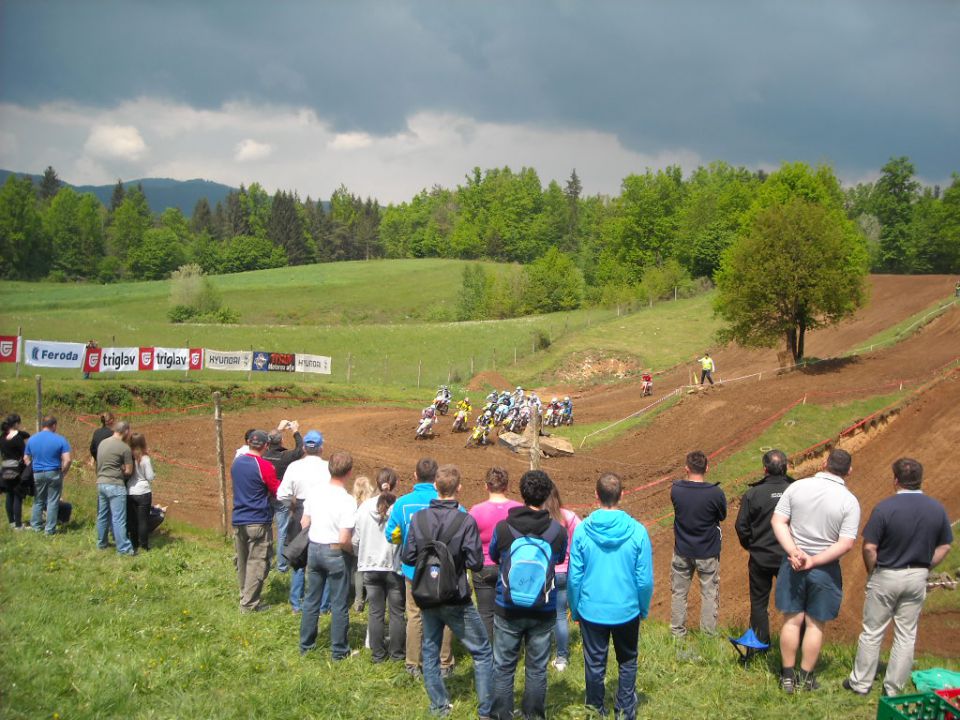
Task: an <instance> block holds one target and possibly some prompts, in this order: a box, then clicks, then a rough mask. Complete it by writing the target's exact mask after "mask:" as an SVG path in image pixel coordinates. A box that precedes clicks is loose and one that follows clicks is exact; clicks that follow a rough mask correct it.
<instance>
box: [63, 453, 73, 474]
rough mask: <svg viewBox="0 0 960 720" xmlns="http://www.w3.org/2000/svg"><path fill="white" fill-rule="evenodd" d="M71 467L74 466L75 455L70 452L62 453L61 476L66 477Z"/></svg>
mask: <svg viewBox="0 0 960 720" xmlns="http://www.w3.org/2000/svg"><path fill="white" fill-rule="evenodd" d="M71 465H73V455H71V454H70V453H68V452H65V453H62V454H61V455H60V474H61V475H66V474H67V473H68V472H69V471H70V466H71Z"/></svg>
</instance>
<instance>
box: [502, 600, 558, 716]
mask: <svg viewBox="0 0 960 720" xmlns="http://www.w3.org/2000/svg"><path fill="white" fill-rule="evenodd" d="M555 624H556V621H555V619H554V617H553V615H552V614H549V615H544V617H542V618H504V617H501V616H500V615H495V616H494V617H493V634H494V637H495V638H496V639H495V640H494V643H493V713H492V717H494V718H499V720H512V718H513V685H514V676H515V675H516V671H517V663H518V662H519V661H520V648H521V647H522V646H523V645H526V653H525V658H524V678H525V679H524V683H523V700H522V701H521V702H520V712H521V714H522V715H523V717H524V718H527V720H531V719H532V718H543V717H545V715H546V702H547V660H549V659H550V635H551V634H552V633H553V626H554V625H555Z"/></svg>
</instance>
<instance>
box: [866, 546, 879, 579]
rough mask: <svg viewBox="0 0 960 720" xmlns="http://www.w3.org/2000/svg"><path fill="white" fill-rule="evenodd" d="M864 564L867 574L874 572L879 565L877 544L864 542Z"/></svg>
mask: <svg viewBox="0 0 960 720" xmlns="http://www.w3.org/2000/svg"><path fill="white" fill-rule="evenodd" d="M863 566H864V567H865V568H866V569H867V575H869V574H870V573H872V572H873V569H874V568H875V567H876V566H877V544H876V543H868V542H865V543H864V544H863Z"/></svg>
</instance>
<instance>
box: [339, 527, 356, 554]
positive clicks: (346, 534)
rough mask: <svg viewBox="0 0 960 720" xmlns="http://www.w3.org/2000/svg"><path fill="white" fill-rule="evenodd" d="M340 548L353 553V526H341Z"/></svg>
mask: <svg viewBox="0 0 960 720" xmlns="http://www.w3.org/2000/svg"><path fill="white" fill-rule="evenodd" d="M340 549H341V550H343V551H344V552H348V553H350V554H351V555H352V554H353V528H340Z"/></svg>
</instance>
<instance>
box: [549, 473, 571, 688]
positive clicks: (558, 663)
mask: <svg viewBox="0 0 960 720" xmlns="http://www.w3.org/2000/svg"><path fill="white" fill-rule="evenodd" d="M543 507H544V509H545V510H546V511H547V512H549V513H550V517H552V518H553V519H554V520H556V521H557V522H558V523H560V524H561V525H563V526H564V527H565V528H566V529H567V556H566V557H565V558H564V559H563V562H562V563H559V564H558V565H557V567H556V570H555V571H554V584H555V585H556V588H557V627H556V636H557V656H556V657H555V658H554V659H553V662H552V663H551V664H552V665H553V667H554V668H556V669H557V671H558V672H563V671H564V670H566V669H567V663H568V662H569V660H570V627H569V625H567V564H568V563H569V562H570V546H571V545H572V544H573V531H574V530H575V529H576V528H577V525H579V524H580V518H579V517H577V514H576V513H575V512H573V511H572V510H567V509H566V508H565V507H563V501H562V500H561V499H560V490H558V489H557V484H556V483H554V484H553V490H552V491H551V492H550V497H548V498H547V502H545V503H544V505H543Z"/></svg>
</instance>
